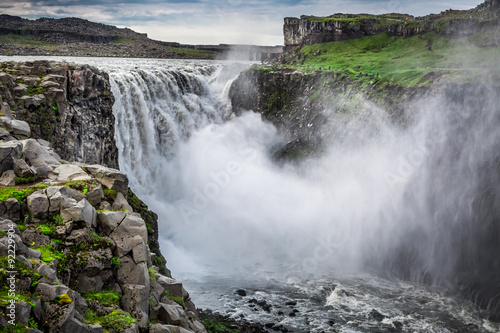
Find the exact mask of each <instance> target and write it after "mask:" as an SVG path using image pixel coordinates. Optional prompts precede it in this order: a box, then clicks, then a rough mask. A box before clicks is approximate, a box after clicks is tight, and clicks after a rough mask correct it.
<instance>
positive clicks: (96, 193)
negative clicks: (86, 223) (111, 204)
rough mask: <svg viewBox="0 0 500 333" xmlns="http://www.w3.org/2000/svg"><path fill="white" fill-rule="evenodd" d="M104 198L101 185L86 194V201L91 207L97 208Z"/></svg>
mask: <svg viewBox="0 0 500 333" xmlns="http://www.w3.org/2000/svg"><path fill="white" fill-rule="evenodd" d="M103 197H104V192H103V191H102V185H101V184H99V185H97V186H96V187H94V188H93V189H90V190H89V191H88V192H87V200H88V201H89V202H90V203H91V204H92V206H97V205H99V204H100V203H101V200H102V198H103Z"/></svg>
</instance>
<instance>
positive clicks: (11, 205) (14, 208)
mask: <svg viewBox="0 0 500 333" xmlns="http://www.w3.org/2000/svg"><path fill="white" fill-rule="evenodd" d="M3 206H4V207H5V212H3V214H2V215H3V216H4V218H8V219H10V220H13V221H20V220H21V204H20V203H19V201H17V200H16V199H13V198H12V199H7V200H5V201H4V202H3ZM0 210H1V208H0Z"/></svg>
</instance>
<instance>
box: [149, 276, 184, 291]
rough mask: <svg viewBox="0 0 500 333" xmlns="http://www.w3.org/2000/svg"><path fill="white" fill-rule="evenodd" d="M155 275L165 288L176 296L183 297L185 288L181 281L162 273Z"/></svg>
mask: <svg viewBox="0 0 500 333" xmlns="http://www.w3.org/2000/svg"><path fill="white" fill-rule="evenodd" d="M155 277H156V282H158V283H159V284H160V285H161V286H162V287H163V289H164V290H166V291H168V292H169V293H171V294H172V295H174V296H175V297H183V288H182V283H181V282H179V281H177V280H174V279H171V278H169V277H166V276H164V275H161V274H159V273H157V274H155Z"/></svg>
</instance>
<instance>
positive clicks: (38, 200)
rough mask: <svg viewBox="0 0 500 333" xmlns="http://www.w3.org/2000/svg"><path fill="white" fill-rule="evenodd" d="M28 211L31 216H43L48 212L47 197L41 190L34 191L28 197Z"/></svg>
mask: <svg viewBox="0 0 500 333" xmlns="http://www.w3.org/2000/svg"><path fill="white" fill-rule="evenodd" d="M27 202H28V211H29V212H30V215H31V216H32V217H45V216H46V215H47V214H48V212H49V205H50V203H49V198H47V195H46V194H45V193H44V192H43V191H36V192H35V193H33V194H32V195H30V196H29V197H28V200H27Z"/></svg>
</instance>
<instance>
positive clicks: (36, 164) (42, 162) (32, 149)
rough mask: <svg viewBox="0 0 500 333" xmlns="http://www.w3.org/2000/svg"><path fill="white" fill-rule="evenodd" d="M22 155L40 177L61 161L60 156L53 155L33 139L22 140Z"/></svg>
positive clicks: (46, 174)
mask: <svg viewBox="0 0 500 333" xmlns="http://www.w3.org/2000/svg"><path fill="white" fill-rule="evenodd" d="M22 143H23V155H24V158H25V160H26V162H27V163H28V164H29V165H31V166H32V167H33V168H34V169H35V170H36V173H37V174H38V175H40V176H42V177H47V176H48V173H49V172H50V171H52V170H53V168H54V167H57V166H59V165H60V164H61V163H60V162H59V161H60V158H57V157H54V156H53V154H51V153H50V152H49V151H48V150H47V149H46V148H45V147H43V146H42V145H41V144H39V143H38V142H37V141H36V140H34V139H28V140H24V141H22Z"/></svg>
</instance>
